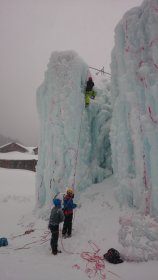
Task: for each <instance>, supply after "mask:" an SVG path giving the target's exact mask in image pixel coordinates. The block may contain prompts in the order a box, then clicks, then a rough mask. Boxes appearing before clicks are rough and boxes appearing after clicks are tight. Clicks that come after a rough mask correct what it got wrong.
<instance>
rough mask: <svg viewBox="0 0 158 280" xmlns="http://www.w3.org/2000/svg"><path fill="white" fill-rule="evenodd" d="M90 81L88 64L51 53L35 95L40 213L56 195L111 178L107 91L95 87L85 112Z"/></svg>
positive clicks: (72, 54)
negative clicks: (38, 128)
mask: <svg viewBox="0 0 158 280" xmlns="http://www.w3.org/2000/svg"><path fill="white" fill-rule="evenodd" d="M89 75H90V73H89V68H88V66H87V64H86V63H85V62H84V61H83V60H82V59H81V58H80V57H79V56H78V54H76V53H75V52H74V51H64V52H54V53H52V55H51V58H50V61H49V64H48V68H47V71H46V72H45V77H44V81H43V83H42V84H41V86H40V87H39V88H38V90H37V109H38V114H39V122H40V140H39V156H38V164H37V172H36V177H37V178H36V202H37V203H36V209H41V213H42V212H43V213H44V212H45V210H46V209H47V208H48V209H49V207H50V204H51V201H52V198H53V197H54V195H55V194H56V193H57V192H64V191H65V189H66V188H67V187H73V188H74V189H75V192H76V193H79V192H80V191H81V190H84V189H85V188H86V187H88V186H90V185H91V184H92V183H97V182H100V181H102V180H103V179H104V178H105V177H106V176H108V175H109V174H110V173H111V150H110V141H109V131H110V120H111V105H110V101H109V91H108V90H107V89H106V86H104V89H99V88H97V87H96V88H95V90H96V92H97V97H96V100H91V104H90V106H89V108H85V101H84V90H85V85H86V81H87V79H88V77H89Z"/></svg>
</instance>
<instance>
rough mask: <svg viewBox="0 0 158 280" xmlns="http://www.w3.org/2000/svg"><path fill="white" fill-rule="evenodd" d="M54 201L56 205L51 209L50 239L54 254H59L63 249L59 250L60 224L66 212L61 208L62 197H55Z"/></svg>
mask: <svg viewBox="0 0 158 280" xmlns="http://www.w3.org/2000/svg"><path fill="white" fill-rule="evenodd" d="M53 203H54V206H55V207H53V208H52V210H51V214H50V218H49V224H48V228H49V229H50V231H51V234H52V236H51V241H50V246H51V249H52V254H53V255H57V253H61V251H59V250H58V238H59V224H60V223H61V222H63V221H64V213H63V211H62V209H61V200H60V199H58V198H56V199H53Z"/></svg>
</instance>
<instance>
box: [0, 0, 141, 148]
mask: <svg viewBox="0 0 158 280" xmlns="http://www.w3.org/2000/svg"><path fill="white" fill-rule="evenodd" d="M141 3H142V0H0V100H1V102H0V134H3V135H5V136H10V137H13V138H18V139H19V140H20V141H22V142H23V144H25V145H30V146H33V145H36V144H38V130H39V121H38V114H37V109H36V90H37V88H38V86H39V85H40V84H41V83H42V81H43V79H44V72H45V71H46V69H47V64H48V62H49V58H50V55H51V53H52V52H53V51H56V50H57V51H60V50H75V51H76V52H77V53H78V54H79V55H80V56H81V57H82V58H83V59H84V60H85V62H87V63H88V65H89V66H92V67H96V68H101V67H103V66H104V68H105V71H110V66H109V65H110V55H111V50H112V48H113V44H114V28H115V26H116V24H117V23H118V22H119V20H120V19H121V18H122V16H123V14H124V13H125V12H126V11H127V10H129V9H130V8H132V7H134V6H139V5H140V4H141Z"/></svg>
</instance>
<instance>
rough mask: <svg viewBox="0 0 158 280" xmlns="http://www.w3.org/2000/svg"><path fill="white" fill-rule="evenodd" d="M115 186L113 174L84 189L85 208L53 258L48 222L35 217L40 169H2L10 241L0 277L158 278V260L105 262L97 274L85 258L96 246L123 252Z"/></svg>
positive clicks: (3, 231) (1, 217)
mask: <svg viewBox="0 0 158 280" xmlns="http://www.w3.org/2000/svg"><path fill="white" fill-rule="evenodd" d="M114 187H115V180H114V178H112V177H111V178H109V179H106V180H105V181H104V182H103V183H100V184H96V185H92V186H91V187H90V188H88V189H87V190H86V191H85V192H84V193H81V195H80V198H78V201H76V202H77V203H78V204H79V205H80V207H79V208H78V209H77V210H76V211H75V215H74V221H73V235H72V238H70V239H64V240H62V239H61V237H60V239H59V248H60V249H61V250H62V254H59V255H58V256H53V255H52V254H51V251H50V245H49V239H50V233H49V231H48V230H47V222H46V221H44V220H40V219H37V218H36V217H35V216H34V215H33V210H34V207H35V173H34V172H30V171H23V170H8V169H2V168H1V169H0V237H7V238H8V241H9V245H8V246H7V247H1V248H0V279H1V280H21V279H23V280H28V279H29V280H49V279H53V280H59V279H60V280H61V279H65V280H74V279H75V280H80V279H82V280H86V279H88V275H89V278H90V279H107V280H115V279H122V280H133V279H135V280H140V279H143V280H149V279H150V280H157V274H158V267H157V261H148V262H142V263H134V262H132V263H130V262H129V263H127V262H124V263H122V264H118V265H112V264H109V263H107V262H106V261H104V262H101V263H100V265H102V264H104V265H105V267H101V266H100V269H101V271H100V272H101V274H100V273H99V271H98V273H97V274H96V275H94V272H95V270H94V263H92V262H91V263H90V262H89V263H88V261H87V260H85V259H83V256H85V255H83V252H90V255H92V256H94V251H95V250H97V248H98V249H100V251H98V253H97V254H96V255H97V256H100V257H101V256H102V255H103V254H104V253H105V252H106V251H107V250H108V249H109V248H110V247H114V248H116V249H118V250H120V245H119V243H118V230H119V223H118V221H119V216H120V215H121V211H120V209H119V206H118V204H117V202H116V201H115V199H114V196H113V191H114ZM29 232H30V233H29ZM86 268H89V269H91V270H87V271H85V270H86ZM88 272H89V273H90V274H88ZM104 275H105V277H104Z"/></svg>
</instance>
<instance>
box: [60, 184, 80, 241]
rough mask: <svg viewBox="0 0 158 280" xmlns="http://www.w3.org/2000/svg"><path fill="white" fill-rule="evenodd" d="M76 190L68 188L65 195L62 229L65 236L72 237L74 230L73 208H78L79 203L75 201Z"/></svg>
mask: <svg viewBox="0 0 158 280" xmlns="http://www.w3.org/2000/svg"><path fill="white" fill-rule="evenodd" d="M73 198H74V191H73V189H71V188H69V189H67V192H66V195H65V196H64V201H63V203H64V209H63V211H64V215H65V220H64V225H63V230H62V235H63V237H64V238H66V237H71V232H72V219H73V209H74V208H76V206H77V204H75V203H73Z"/></svg>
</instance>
